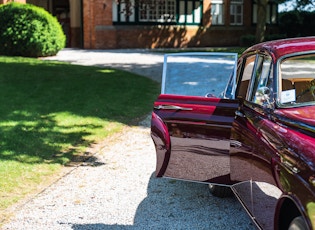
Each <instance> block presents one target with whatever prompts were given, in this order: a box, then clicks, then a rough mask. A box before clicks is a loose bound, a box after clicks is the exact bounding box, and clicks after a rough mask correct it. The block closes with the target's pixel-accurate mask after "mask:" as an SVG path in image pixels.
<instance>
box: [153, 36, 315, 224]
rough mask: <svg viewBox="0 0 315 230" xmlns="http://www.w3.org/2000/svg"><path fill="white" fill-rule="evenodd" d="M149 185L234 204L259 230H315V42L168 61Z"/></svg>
mask: <svg viewBox="0 0 315 230" xmlns="http://www.w3.org/2000/svg"><path fill="white" fill-rule="evenodd" d="M151 136H152V139H153V141H154V144H155V148H156V156H157V163H156V176H157V177H167V178H175V179H180V180H188V181H195V182H201V183H208V184H209V185H210V186H209V187H210V190H211V192H212V193H213V194H214V195H216V196H221V197H224V196H226V195H228V194H229V193H231V191H232V192H233V193H234V194H235V196H236V197H237V198H238V200H239V201H240V202H241V204H242V205H243V206H244V208H245V209H246V211H247V212H248V214H249V215H250V216H251V217H252V220H253V221H254V223H255V224H256V225H257V227H258V228H261V229H315V37H308V38H296V39H285V40H278V41H270V42H265V43H261V44H258V45H255V46H253V47H250V48H249V49H247V50H246V51H245V52H244V53H243V54H242V55H241V56H240V57H239V58H237V54H233V53H177V54H167V55H165V61H164V67H163V80H162V91H161V94H160V96H159V97H158V98H157V100H156V101H155V103H154V110H153V112H152V121H151Z"/></svg>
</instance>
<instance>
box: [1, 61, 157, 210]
mask: <svg viewBox="0 0 315 230" xmlns="http://www.w3.org/2000/svg"><path fill="white" fill-rule="evenodd" d="M158 93H159V85H158V84H157V83H155V82H153V81H151V80H149V79H147V78H144V77H140V76H137V75H134V74H131V73H127V72H123V71H118V70H113V69H104V68H99V67H87V66H77V65H71V64H67V63H59V62H50V61H41V60H38V59H28V58H17V57H14V58H10V57H0V210H4V209H5V208H7V207H8V206H10V205H11V204H13V203H15V202H16V201H18V200H19V199H21V198H23V197H24V196H25V194H28V193H30V192H32V191H34V190H35V189H36V186H38V184H41V183H42V182H43V181H47V180H49V178H51V177H52V176H53V175H54V174H56V173H58V172H59V170H60V169H61V168H62V165H65V164H66V163H67V162H69V161H70V160H71V159H72V157H73V156H74V155H80V154H83V153H84V151H85V148H86V147H88V146H90V145H91V144H95V143H98V142H99V141H101V140H104V138H106V137H107V136H109V135H111V134H112V133H114V132H118V131H120V130H121V129H122V127H123V126H124V125H130V124H132V122H133V121H134V120H135V119H136V118H138V117H140V116H143V115H145V114H147V113H148V112H149V111H150V110H151V109H152V105H153V101H154V99H155V98H156V97H157V95H158ZM0 214H1V212H0Z"/></svg>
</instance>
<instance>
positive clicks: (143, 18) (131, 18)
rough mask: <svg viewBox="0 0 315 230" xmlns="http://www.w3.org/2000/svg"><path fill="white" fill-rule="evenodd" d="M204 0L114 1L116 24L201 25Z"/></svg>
mask: <svg viewBox="0 0 315 230" xmlns="http://www.w3.org/2000/svg"><path fill="white" fill-rule="evenodd" d="M202 1H203V0H150V1H149V0H144V1H141V0H136V1H135V0H122V1H120V3H119V4H117V2H116V1H113V22H114V24H153V25H155V24H158V25H160V24H185V25H187V24H191V25H200V24H201V19H202V6H203V4H202Z"/></svg>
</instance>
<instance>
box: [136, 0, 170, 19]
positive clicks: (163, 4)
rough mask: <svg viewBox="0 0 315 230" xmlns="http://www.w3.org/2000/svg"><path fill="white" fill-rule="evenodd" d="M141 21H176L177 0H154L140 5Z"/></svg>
mask: <svg viewBox="0 0 315 230" xmlns="http://www.w3.org/2000/svg"><path fill="white" fill-rule="evenodd" d="M139 22H176V0H163V1H161V0H152V4H148V3H141V4H140V5H139Z"/></svg>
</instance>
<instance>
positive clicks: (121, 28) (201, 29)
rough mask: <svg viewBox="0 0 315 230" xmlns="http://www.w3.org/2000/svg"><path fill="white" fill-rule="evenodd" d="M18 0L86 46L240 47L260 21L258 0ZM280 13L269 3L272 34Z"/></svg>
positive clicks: (75, 42) (3, 0)
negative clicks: (38, 9)
mask: <svg viewBox="0 0 315 230" xmlns="http://www.w3.org/2000/svg"><path fill="white" fill-rule="evenodd" d="M9 1H10V0H0V4H1V3H6V2H9ZM15 1H17V0H15ZM18 1H19V2H24V3H25V2H26V3H31V4H34V5H37V6H41V7H43V8H45V9H46V10H48V11H49V12H51V13H52V14H53V15H55V16H56V17H57V18H58V20H59V21H60V23H61V24H62V25H63V28H64V31H65V33H66V35H67V46H68V47H80V48H85V49H116V48H159V47H206V46H237V45H239V43H240V37H241V36H243V35H246V34H255V27H256V25H255V23H256V21H257V5H256V4H255V0H150V1H148V0H121V2H120V4H118V3H117V0H18ZM128 3H130V4H128ZM277 12H278V5H277V4H276V3H273V1H270V3H269V5H268V9H267V14H268V17H267V25H268V26H267V31H268V32H269V33H273V32H274V31H277V16H278V13H277Z"/></svg>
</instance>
